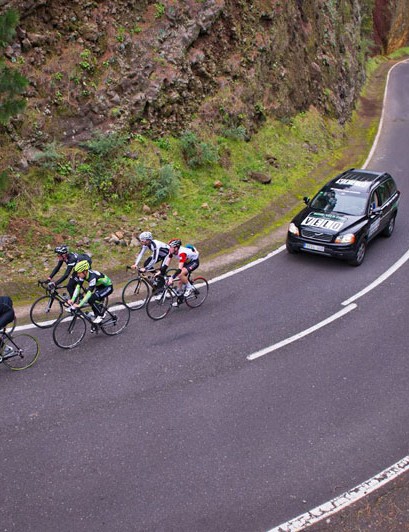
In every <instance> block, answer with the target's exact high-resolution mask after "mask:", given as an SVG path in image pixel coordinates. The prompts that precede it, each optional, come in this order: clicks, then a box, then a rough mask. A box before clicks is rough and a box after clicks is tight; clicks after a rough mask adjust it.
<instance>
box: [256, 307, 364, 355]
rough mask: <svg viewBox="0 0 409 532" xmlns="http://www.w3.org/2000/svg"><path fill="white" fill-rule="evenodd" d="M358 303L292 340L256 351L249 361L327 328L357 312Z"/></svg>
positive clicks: (291, 338) (296, 335) (287, 339)
mask: <svg viewBox="0 0 409 532" xmlns="http://www.w3.org/2000/svg"><path fill="white" fill-rule="evenodd" d="M357 306H358V305H357V304H356V303H351V305H349V306H348V307H345V308H344V309H342V310H340V311H339V312H336V313H335V314H333V315H332V316H329V318H327V319H325V320H323V321H320V322H319V323H316V324H315V325H313V326H312V327H310V328H309V329H305V330H304V331H302V332H300V333H298V334H295V335H294V336H291V337H290V338H286V339H285V340H282V341H281V342H278V343H276V344H273V345H270V346H269V347H265V348H264V349H260V351H256V352H255V353H251V355H247V357H246V358H247V360H255V359H256V358H260V357H262V356H264V355H267V354H268V353H271V352H272V351H276V350H277V349H280V348H281V347H284V346H285V345H288V344H291V343H292V342H296V341H297V340H300V339H301V338H303V337H304V336H307V335H308V334H311V333H313V332H315V331H316V330H318V329H321V327H325V325H328V324H329V323H331V322H333V321H335V320H337V319H338V318H342V316H344V315H345V314H347V313H348V312H351V310H355V309H356V308H357Z"/></svg>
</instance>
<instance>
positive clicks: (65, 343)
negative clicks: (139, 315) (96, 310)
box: [53, 302, 131, 349]
mask: <svg viewBox="0 0 409 532" xmlns="http://www.w3.org/2000/svg"><path fill="white" fill-rule="evenodd" d="M102 310H103V315H104V319H103V320H102V321H101V323H94V322H93V321H92V320H93V317H94V315H93V313H91V312H86V311H83V310H82V309H81V308H72V307H71V310H70V315H69V316H64V317H62V318H60V319H59V320H58V321H56V322H55V324H54V328H53V340H54V342H55V344H56V345H57V346H58V347H61V348H62V349H72V348H73V347H76V346H77V345H78V344H79V343H80V342H81V341H82V340H83V338H84V336H85V333H86V330H87V322H88V323H90V325H91V332H92V333H95V334H98V332H99V330H101V331H102V332H103V333H104V334H106V335H108V336H115V335H117V334H119V333H121V332H122V331H123V330H124V329H125V327H127V325H128V323H129V319H130V317H131V312H130V310H129V308H128V307H127V306H126V305H124V304H123V303H122V302H120V303H116V304H114V305H111V306H109V307H107V306H105V305H103V309H102Z"/></svg>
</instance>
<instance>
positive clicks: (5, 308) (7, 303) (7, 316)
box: [0, 296, 15, 330]
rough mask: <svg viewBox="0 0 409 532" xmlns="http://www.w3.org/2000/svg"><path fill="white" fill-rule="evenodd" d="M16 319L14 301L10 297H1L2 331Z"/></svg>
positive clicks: (0, 317) (0, 327) (0, 322)
mask: <svg viewBox="0 0 409 532" xmlns="http://www.w3.org/2000/svg"><path fill="white" fill-rule="evenodd" d="M14 318H15V314H14V309H13V301H12V300H11V297H9V296H0V330H1V329H4V327H6V325H8V324H9V323H11V322H12V321H13V320H14Z"/></svg>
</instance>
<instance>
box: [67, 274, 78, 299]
mask: <svg viewBox="0 0 409 532" xmlns="http://www.w3.org/2000/svg"><path fill="white" fill-rule="evenodd" d="M76 286H77V283H76V281H75V274H73V275H72V276H71V277H70V280H69V281H68V284H67V292H68V295H69V296H70V299H72V294H73V293H74V290H75V287H76Z"/></svg>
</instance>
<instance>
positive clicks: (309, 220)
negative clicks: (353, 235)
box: [293, 207, 365, 234]
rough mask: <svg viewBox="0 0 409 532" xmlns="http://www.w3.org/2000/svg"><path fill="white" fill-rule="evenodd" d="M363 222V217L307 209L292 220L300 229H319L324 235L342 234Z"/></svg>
mask: <svg viewBox="0 0 409 532" xmlns="http://www.w3.org/2000/svg"><path fill="white" fill-rule="evenodd" d="M363 220H365V216H352V215H349V214H342V213H336V212H332V213H327V212H320V211H314V210H313V209H310V208H309V207H306V208H305V209H303V210H302V211H301V212H300V213H299V214H297V216H296V217H295V218H294V219H293V222H294V223H295V224H296V225H297V226H299V227H302V228H310V229H319V230H320V231H323V232H324V233H333V234H335V233H341V232H342V233H343V232H345V231H346V230H348V229H350V228H352V227H354V226H355V225H357V224H359V222H361V221H363Z"/></svg>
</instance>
